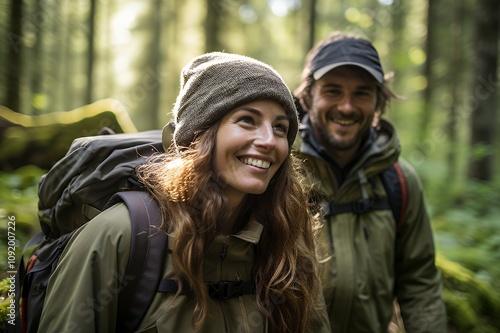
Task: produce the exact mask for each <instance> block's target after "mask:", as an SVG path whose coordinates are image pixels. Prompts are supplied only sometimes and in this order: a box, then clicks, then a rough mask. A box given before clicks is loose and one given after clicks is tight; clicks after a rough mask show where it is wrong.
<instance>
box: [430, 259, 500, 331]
mask: <svg viewBox="0 0 500 333" xmlns="http://www.w3.org/2000/svg"><path fill="white" fill-rule="evenodd" d="M436 264H437V266H438V267H439V269H440V270H441V273H442V276H443V286H444V290H443V299H444V302H445V305H446V311H447V316H448V323H449V324H450V326H452V327H453V328H454V329H455V330H456V332H459V333H461V332H464V333H471V332H478V333H479V332H480V333H489V332H492V333H493V332H498V329H499V328H500V319H499V318H498V313H500V294H499V293H498V292H497V291H496V290H495V289H494V288H493V287H492V286H491V285H490V284H488V283H487V282H486V281H483V280H481V279H480V278H479V277H478V276H477V275H476V274H474V272H472V271H470V270H468V269H466V268H464V267H463V266H461V265H459V264H457V263H455V262H452V261H449V260H447V259H446V258H444V257H442V256H437V258H436Z"/></svg>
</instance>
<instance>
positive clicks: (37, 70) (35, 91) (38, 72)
mask: <svg viewBox="0 0 500 333" xmlns="http://www.w3.org/2000/svg"><path fill="white" fill-rule="evenodd" d="M43 7H44V3H43V1H42V0H36V3H35V13H42V10H43ZM36 23H37V25H36V39H35V46H34V50H33V53H34V56H33V57H32V66H33V67H32V68H33V69H32V76H33V79H32V81H31V94H32V96H33V97H32V99H33V103H32V105H33V106H32V110H33V111H32V113H33V114H40V112H41V111H43V109H44V108H45V105H43V103H42V102H40V97H42V96H43V94H44V91H43V85H42V77H43V73H44V61H43V59H44V54H45V50H44V47H43V46H44V45H43V35H44V29H45V26H44V25H45V20H44V16H43V14H39V15H37V16H36Z"/></svg>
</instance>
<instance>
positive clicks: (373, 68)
mask: <svg viewBox="0 0 500 333" xmlns="http://www.w3.org/2000/svg"><path fill="white" fill-rule="evenodd" d="M345 65H354V66H359V67H361V68H363V69H365V70H366V71H367V72H368V73H370V74H371V75H372V76H373V77H374V78H375V80H377V82H379V83H383V82H384V71H383V70H382V65H381V64H380V59H379V56H378V53H377V50H375V48H374V47H373V45H372V44H371V43H370V42H369V41H367V40H363V39H356V38H346V39H340V40H336V41H334V42H331V43H328V44H325V45H323V46H322V47H320V49H319V50H318V52H317V53H316V56H315V57H314V58H313V59H312V61H311V72H312V73H313V77H314V79H315V80H319V79H320V78H321V77H323V75H325V74H326V73H328V72H329V71H331V70H332V69H334V68H337V67H340V66H345Z"/></svg>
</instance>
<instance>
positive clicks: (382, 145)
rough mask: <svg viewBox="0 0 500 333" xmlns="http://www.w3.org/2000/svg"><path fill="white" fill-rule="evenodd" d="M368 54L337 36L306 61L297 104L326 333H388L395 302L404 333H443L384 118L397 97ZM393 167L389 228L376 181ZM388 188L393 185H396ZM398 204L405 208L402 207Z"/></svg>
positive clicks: (414, 207)
mask: <svg viewBox="0 0 500 333" xmlns="http://www.w3.org/2000/svg"><path fill="white" fill-rule="evenodd" d="M386 80H387V77H386V76H385V75H384V72H383V70H382V66H381V64H380V60H379V56H378V53H377V51H376V50H375V48H374V47H373V45H372V44H371V43H370V42H369V41H367V40H365V39H362V38H360V37H358V36H353V35H347V34H342V33H336V34H334V35H332V36H330V37H329V38H328V39H326V40H324V41H321V42H320V43H318V44H317V45H316V46H315V47H314V48H313V49H312V50H311V51H310V52H309V54H308V56H307V58H306V61H305V67H304V71H303V74H302V81H301V85H300V86H299V88H297V89H296V90H295V96H296V98H297V100H298V101H299V102H300V107H301V108H302V111H303V112H304V113H303V118H302V124H301V129H300V134H299V137H298V139H297V141H296V142H295V148H296V150H298V154H299V156H300V157H301V158H302V159H303V160H304V161H305V163H306V167H307V169H308V171H309V174H310V179H311V180H312V182H313V184H314V193H315V195H314V199H315V200H316V201H317V202H318V204H320V205H321V206H322V207H324V208H325V209H324V219H325V220H324V222H325V223H324V227H323V229H322V231H321V235H320V236H321V239H322V241H323V243H324V244H326V245H325V246H324V249H323V252H324V253H323V256H322V259H323V260H322V261H321V262H322V271H323V282H324V285H323V292H324V296H325V301H326V304H327V307H328V313H329V317H330V323H331V326H332V331H333V332H336V333H361V332H377V333H380V332H387V331H388V329H389V324H390V322H391V318H392V317H393V301H394V300H395V299H396V300H397V301H398V303H399V307H400V309H401V317H402V318H403V321H404V325H405V328H406V332H410V333H413V332H419V333H421V332H431V333H441V332H443V333H444V332H446V312H445V308H444V304H443V301H442V298H441V277H440V273H439V272H438V270H437V269H436V267H435V264H434V243H433V236H432V231H431V226H430V222H429V217H428V215H427V212H426V209H425V205H424V199H423V195H422V186H421V183H420V180H419V178H418V176H417V174H416V173H415V171H414V170H413V169H412V168H411V166H410V165H409V164H408V163H407V162H405V161H404V160H402V159H401V158H400V157H399V154H400V146H399V141H398V137H397V134H396V130H395V128H394V127H393V126H392V125H391V124H390V123H389V122H388V121H386V120H384V119H382V118H380V116H381V115H382V114H383V112H384V111H385V108H386V106H387V103H388V101H389V100H390V99H391V98H396V97H397V96H396V95H395V94H394V93H393V92H391V90H389V88H388V87H387V86H386ZM395 162H397V164H396V167H397V169H398V170H400V171H401V172H402V175H404V179H405V181H404V182H405V185H406V189H407V195H406V196H404V197H405V198H406V202H404V203H402V205H403V206H405V205H406V209H403V210H402V213H401V214H403V215H402V221H401V223H398V222H397V221H395V219H396V218H395V216H394V215H393V212H392V211H391V207H390V205H388V204H386V205H383V204H382V205H381V204H380V202H385V203H387V202H388V201H389V200H388V199H389V198H388V194H387V193H388V192H387V190H386V186H384V183H383V181H382V174H383V173H384V171H385V170H387V169H389V168H390V167H391V166H392V165H393V164H394V163H395ZM393 185H394V184H393ZM400 200H403V199H400Z"/></svg>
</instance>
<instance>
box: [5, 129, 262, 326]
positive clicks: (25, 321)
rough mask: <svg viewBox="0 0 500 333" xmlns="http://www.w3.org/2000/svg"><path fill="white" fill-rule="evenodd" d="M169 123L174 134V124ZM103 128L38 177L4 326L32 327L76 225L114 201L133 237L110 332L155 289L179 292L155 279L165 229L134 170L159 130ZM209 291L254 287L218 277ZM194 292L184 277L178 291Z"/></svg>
mask: <svg viewBox="0 0 500 333" xmlns="http://www.w3.org/2000/svg"><path fill="white" fill-rule="evenodd" d="M169 128H170V130H171V133H172V132H173V127H172V126H171V127H169ZM106 133H107V135H100V136H94V137H85V138H78V139H76V140H74V142H73V143H72V145H71V147H70V149H69V151H68V153H67V154H66V156H65V157H63V158H62V159H61V160H59V161H58V162H57V163H56V164H55V165H54V166H53V167H52V168H51V169H50V170H49V171H48V172H47V174H45V175H43V176H42V178H41V180H40V183H39V188H38V196H39V203H38V208H39V214H38V215H39V216H38V217H39V220H40V225H41V229H42V232H40V233H38V234H37V235H35V236H34V237H33V238H31V239H30V241H28V243H27V245H26V246H25V251H27V250H29V249H31V248H33V247H35V249H34V250H33V251H32V252H31V254H30V256H29V260H28V263H27V265H25V264H24V253H25V251H23V256H22V257H21V262H20V264H19V268H18V271H17V274H16V294H15V296H16V297H15V305H16V323H17V325H11V323H10V322H7V323H6V324H7V330H8V332H23V333H24V332H28V333H31V332H37V329H38V325H39V321H40V316H41V313H42V309H43V304H44V300H45V291H46V288H47V284H48V281H49V278H50V276H51V275H52V273H53V272H54V270H55V268H56V267H57V264H58V261H59V258H60V256H61V254H62V252H63V250H64V248H65V246H66V245H67V243H68V241H69V240H70V238H71V236H72V235H73V233H74V231H75V230H76V229H78V227H80V226H81V225H83V224H85V223H87V222H88V221H90V220H91V219H92V218H94V217H95V216H96V215H97V214H99V213H100V212H102V211H103V210H105V209H106V208H108V207H110V206H111V205H113V204H115V203H118V202H124V203H125V204H126V205H127V208H128V210H129V212H130V219H131V223H132V236H133V237H132V239H131V244H130V247H131V248H130V258H129V261H128V264H127V267H126V271H125V275H124V276H126V277H127V280H126V281H125V282H124V283H122V286H121V288H120V293H119V296H118V297H119V298H118V311H117V313H118V314H117V320H116V327H117V328H116V332H120V333H122V332H133V331H134V330H135V329H136V328H137V327H138V325H139V324H140V323H141V321H142V319H143V317H144V315H145V314H146V312H147V310H148V308H149V305H150V303H151V302H152V300H153V298H154V296H155V294H156V293H157V292H163V293H177V292H178V289H179V288H178V283H177V281H176V280H173V279H161V275H162V272H163V267H162V264H163V262H164V254H165V252H166V250H167V236H166V233H164V232H158V230H159V228H160V227H161V223H162V220H161V214H160V209H159V207H158V204H157V203H156V201H155V200H154V199H153V198H152V197H151V196H150V195H149V194H147V193H146V192H144V191H142V187H141V184H140V183H139V182H138V181H137V180H136V179H135V178H134V176H133V175H134V171H135V169H136V167H137V166H138V165H140V164H141V163H144V162H145V161H146V160H147V158H148V157H149V156H151V155H152V154H154V153H156V152H162V151H163V147H162V132H161V131H158V130H156V131H146V132H139V133H131V134H114V133H112V131H106ZM164 135H165V133H164ZM167 135H168V132H167ZM146 217H147V218H146ZM207 290H208V294H209V296H210V297H211V298H215V299H227V298H232V297H239V296H241V295H244V294H253V293H254V292H255V287H254V283H253V281H219V282H217V283H207ZM192 293H193V292H192V290H191V288H190V287H189V286H188V285H187V284H184V285H183V288H182V290H180V291H179V294H181V295H192ZM20 324H21V325H20Z"/></svg>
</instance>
